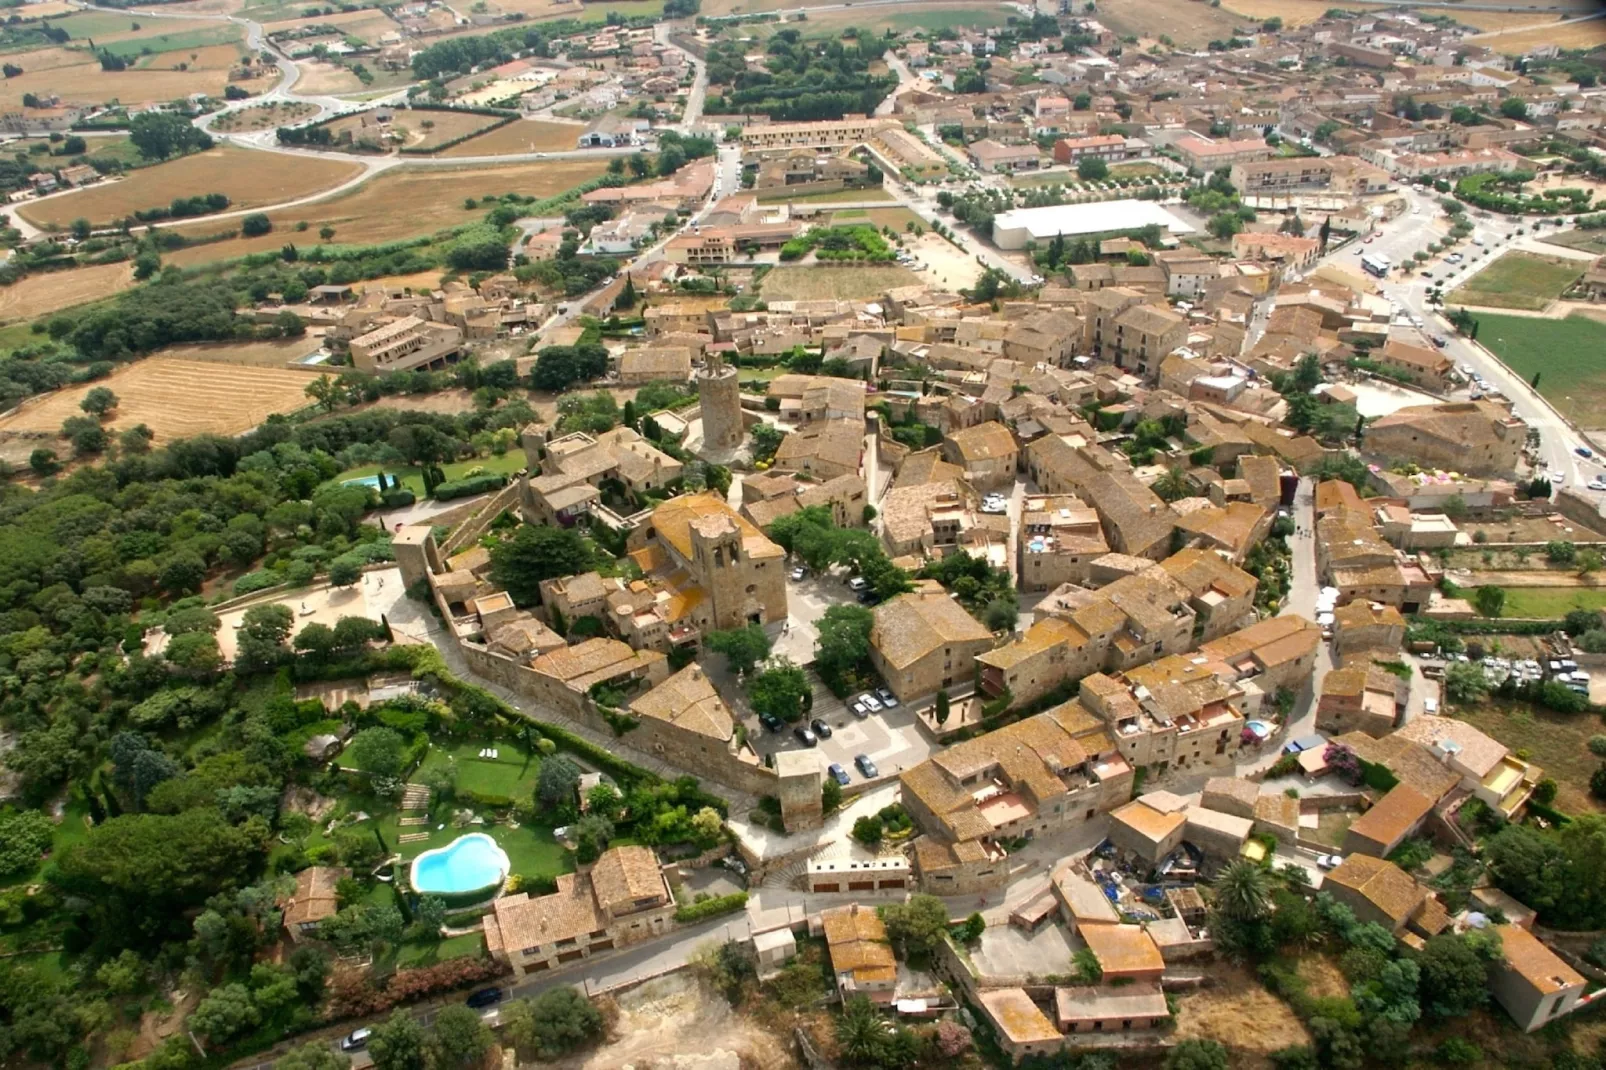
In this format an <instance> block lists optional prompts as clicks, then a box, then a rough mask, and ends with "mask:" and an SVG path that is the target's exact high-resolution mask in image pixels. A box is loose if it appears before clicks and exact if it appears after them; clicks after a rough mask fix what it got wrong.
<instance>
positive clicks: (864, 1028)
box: [836, 996, 887, 1063]
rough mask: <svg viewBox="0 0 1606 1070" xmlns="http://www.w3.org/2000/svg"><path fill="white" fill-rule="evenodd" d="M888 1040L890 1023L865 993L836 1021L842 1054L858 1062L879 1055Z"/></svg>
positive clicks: (838, 1041)
mask: <svg viewBox="0 0 1606 1070" xmlns="http://www.w3.org/2000/svg"><path fill="white" fill-rule="evenodd" d="M886 1040H887V1023H886V1022H884V1021H883V1020H882V1018H881V1016H880V1015H879V1014H877V1013H876V1010H875V1007H874V1006H873V1005H871V1003H870V1001H869V1000H868V999H866V998H865V997H864V996H854V997H853V998H852V999H850V1000H848V1002H847V1004H846V1005H845V1006H843V1008H842V1017H840V1018H838V1019H837V1021H836V1042H837V1046H838V1047H839V1048H841V1049H842V1054H843V1055H846V1056H847V1057H848V1059H849V1060H851V1061H852V1062H856V1063H865V1062H870V1061H872V1060H875V1059H877V1058H879V1056H880V1055H881V1052H882V1049H883V1047H884V1046H885V1044H886Z"/></svg>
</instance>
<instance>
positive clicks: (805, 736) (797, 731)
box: [792, 725, 819, 747]
mask: <svg viewBox="0 0 1606 1070" xmlns="http://www.w3.org/2000/svg"><path fill="white" fill-rule="evenodd" d="M792 734H793V735H794V736H796V737H797V741H798V742H799V743H801V744H803V745H804V746H805V747H812V746H814V745H815V744H816V743H818V742H819V740H818V739H815V738H814V733H813V732H810V731H809V730H808V728H807V727H806V726H804V725H798V726H797V727H796V728H794V729H792Z"/></svg>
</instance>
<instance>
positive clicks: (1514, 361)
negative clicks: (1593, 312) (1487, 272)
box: [1478, 313, 1606, 428]
mask: <svg viewBox="0 0 1606 1070" xmlns="http://www.w3.org/2000/svg"><path fill="white" fill-rule="evenodd" d="M1478 341H1479V342H1481V343H1482V344H1484V345H1485V346H1488V347H1489V348H1490V349H1491V350H1493V351H1494V353H1495V355H1496V356H1498V357H1499V358H1500V359H1501V360H1502V361H1504V362H1505V363H1506V364H1507V365H1508V366H1509V367H1510V368H1511V370H1512V371H1514V372H1516V373H1517V374H1518V375H1521V376H1522V377H1523V378H1524V379H1529V380H1531V379H1532V378H1533V377H1534V375H1535V374H1540V373H1542V375H1541V378H1540V380H1539V392H1540V393H1541V394H1543V395H1545V397H1547V398H1549V399H1550V402H1551V404H1553V405H1555V406H1556V407H1557V408H1559V409H1560V410H1561V411H1562V413H1563V414H1564V415H1566V416H1568V417H1570V418H1571V419H1573V420H1574V421H1576V422H1577V423H1578V424H1579V425H1580V426H1582V427H1585V428H1597V427H1606V376H1602V375H1601V363H1600V355H1601V354H1602V353H1606V323H1601V322H1600V321H1599V320H1593V319H1590V318H1588V317H1587V316H1568V317H1567V318H1566V319H1561V320H1553V319H1533V318H1529V317H1525V316H1502V315H1499V314H1497V313H1488V314H1482V315H1479V316H1478Z"/></svg>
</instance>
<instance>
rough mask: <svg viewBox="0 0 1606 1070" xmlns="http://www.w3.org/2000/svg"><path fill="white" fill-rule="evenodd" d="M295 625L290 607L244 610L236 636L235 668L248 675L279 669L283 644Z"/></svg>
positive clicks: (271, 605) (266, 605)
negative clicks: (276, 666)
mask: <svg viewBox="0 0 1606 1070" xmlns="http://www.w3.org/2000/svg"><path fill="white" fill-rule="evenodd" d="M294 621H295V617H294V616H292V615H291V612H290V607H289V606H285V605H280V604H279V603H277V602H266V603H262V604H260V605H254V606H252V607H251V608H250V609H247V610H246V611H245V614H244V616H243V617H242V618H241V620H240V628H239V631H238V632H237V633H236V634H235V657H234V664H235V668H236V669H238V670H239V671H241V672H248V673H250V672H262V671H264V670H265V669H270V668H272V667H273V666H275V665H278V664H279V663H280V662H281V661H283V660H284V657H285V654H286V648H285V640H286V639H287V638H289V635H290V627H291V625H292V624H293V623H294Z"/></svg>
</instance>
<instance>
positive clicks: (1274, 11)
mask: <svg viewBox="0 0 1606 1070" xmlns="http://www.w3.org/2000/svg"><path fill="white" fill-rule="evenodd" d="M1221 6H1222V7H1224V8H1226V9H1227V10H1229V11H1231V12H1232V13H1233V14H1235V15H1243V16H1244V17H1245V18H1251V19H1269V18H1271V17H1273V16H1276V17H1277V18H1280V19H1282V20H1283V25H1284V26H1285V27H1288V28H1289V29H1293V28H1295V27H1298V26H1307V25H1309V24H1310V23H1312V22H1315V21H1316V20H1317V19H1319V18H1321V17H1322V16H1323V15H1325V14H1326V13H1327V12H1329V11H1331V10H1332V9H1333V7H1334V5H1333V4H1331V3H1329V2H1328V0H1221ZM1337 6H1339V7H1340V8H1342V7H1343V4H1339V5H1337ZM1349 10H1351V11H1357V10H1359V11H1367V10H1381V9H1380V8H1375V7H1374V5H1362V6H1358V7H1354V8H1350V9H1349ZM1413 13H1414V14H1418V15H1448V16H1449V17H1450V18H1453V19H1455V20H1456V22H1458V23H1460V24H1461V25H1463V26H1471V27H1472V28H1473V29H1476V30H1506V29H1512V28H1520V27H1525V26H1533V25H1535V24H1536V23H1541V22H1544V21H1545V20H1546V19H1547V18H1548V19H1553V18H1555V17H1556V16H1555V15H1554V14H1553V13H1551V12H1548V11H1468V10H1465V9H1463V8H1460V7H1423V8H1417V9H1416V10H1415V11H1414V12H1413Z"/></svg>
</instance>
